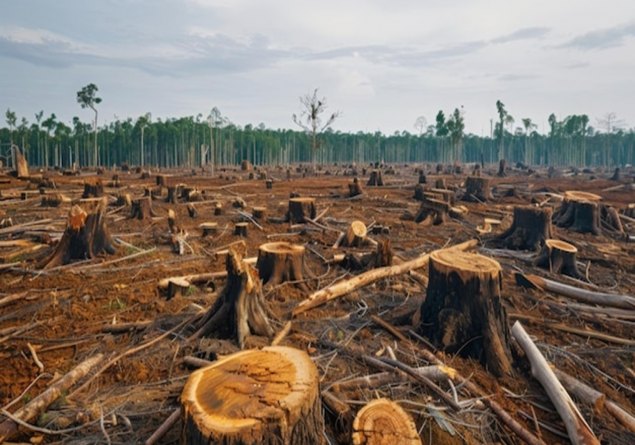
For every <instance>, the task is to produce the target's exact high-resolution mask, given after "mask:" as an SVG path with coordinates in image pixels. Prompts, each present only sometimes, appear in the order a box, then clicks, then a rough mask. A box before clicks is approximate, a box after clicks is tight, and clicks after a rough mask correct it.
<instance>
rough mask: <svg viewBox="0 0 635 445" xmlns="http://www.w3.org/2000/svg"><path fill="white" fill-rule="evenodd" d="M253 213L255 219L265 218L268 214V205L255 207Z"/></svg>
mask: <svg viewBox="0 0 635 445" xmlns="http://www.w3.org/2000/svg"><path fill="white" fill-rule="evenodd" d="M251 213H252V215H253V216H254V218H255V219H265V217H266V216H267V208H266V207H254V208H253V209H252V211H251Z"/></svg>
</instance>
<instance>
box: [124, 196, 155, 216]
mask: <svg viewBox="0 0 635 445" xmlns="http://www.w3.org/2000/svg"><path fill="white" fill-rule="evenodd" d="M153 216H156V215H155V213H154V211H153V210H152V198H150V197H149V196H144V197H142V198H137V199H134V200H133V201H132V206H131V208H130V218H132V219H140V220H146V219H148V218H151V217H153Z"/></svg>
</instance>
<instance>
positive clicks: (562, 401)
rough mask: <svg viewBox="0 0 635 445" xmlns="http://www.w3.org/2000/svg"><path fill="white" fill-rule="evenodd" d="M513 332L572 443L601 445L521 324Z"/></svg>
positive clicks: (514, 327) (516, 324) (516, 325)
mask: <svg viewBox="0 0 635 445" xmlns="http://www.w3.org/2000/svg"><path fill="white" fill-rule="evenodd" d="M511 332H512V335H513V336H514V339H516V341H517V342H518V344H519V345H520V346H521V347H522V348H523V350H524V351H525V354H526V355H527V359H528V360H529V362H530V363H531V374H532V375H533V376H534V377H535V378H536V380H538V381H539V382H540V384H541V385H542V387H543V388H544V389H545V392H546V393H547V395H548V396H549V399H550V400H551V402H552V403H553V405H554V406H555V407H556V411H558V414H560V417H561V418H562V421H563V422H564V426H565V427H566V429H567V432H568V433H569V438H570V439H571V442H572V443H573V444H575V445H577V444H581V445H582V444H584V445H596V444H597V445H599V444H600V441H599V440H598V439H597V437H595V434H593V431H591V427H590V426H589V425H588V424H587V423H586V421H585V420H584V418H583V417H582V414H580V411H578V408H577V406H576V405H575V403H573V400H571V397H570V396H569V394H568V393H567V391H566V390H565V389H564V388H563V386H562V384H560V382H559V381H558V379H557V377H556V375H555V374H554V372H553V371H552V370H551V367H550V366H549V363H547V360H546V359H545V357H544V356H543V355H542V354H541V353H540V351H539V350H538V348H537V347H536V345H535V344H534V342H533V341H532V340H531V338H529V335H528V334H527V332H526V331H525V329H523V326H522V325H521V324H520V322H518V321H517V322H516V323H514V326H513V327H512V331H511Z"/></svg>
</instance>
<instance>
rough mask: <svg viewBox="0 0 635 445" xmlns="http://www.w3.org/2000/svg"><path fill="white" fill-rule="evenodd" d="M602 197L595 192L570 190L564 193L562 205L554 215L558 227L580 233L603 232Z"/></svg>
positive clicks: (597, 233) (595, 233) (596, 233)
mask: <svg viewBox="0 0 635 445" xmlns="http://www.w3.org/2000/svg"><path fill="white" fill-rule="evenodd" d="M600 199H602V198H601V197H600V196H598V195H596V194H594V193H587V192H578V191H568V192H565V193H564V201H563V202H562V206H560V209H559V210H558V212H557V214H556V215H555V216H554V223H555V224H556V226H558V227H563V228H567V229H571V230H574V231H576V232H580V233H592V234H593V235H599V234H600V233H601V224H600V209H599V201H600Z"/></svg>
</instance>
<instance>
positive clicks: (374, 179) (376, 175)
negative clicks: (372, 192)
mask: <svg viewBox="0 0 635 445" xmlns="http://www.w3.org/2000/svg"><path fill="white" fill-rule="evenodd" d="M366 185H368V186H372V187H381V186H383V185H384V179H383V178H382V177H381V170H371V172H370V177H369V178H368V182H367V183H366Z"/></svg>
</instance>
